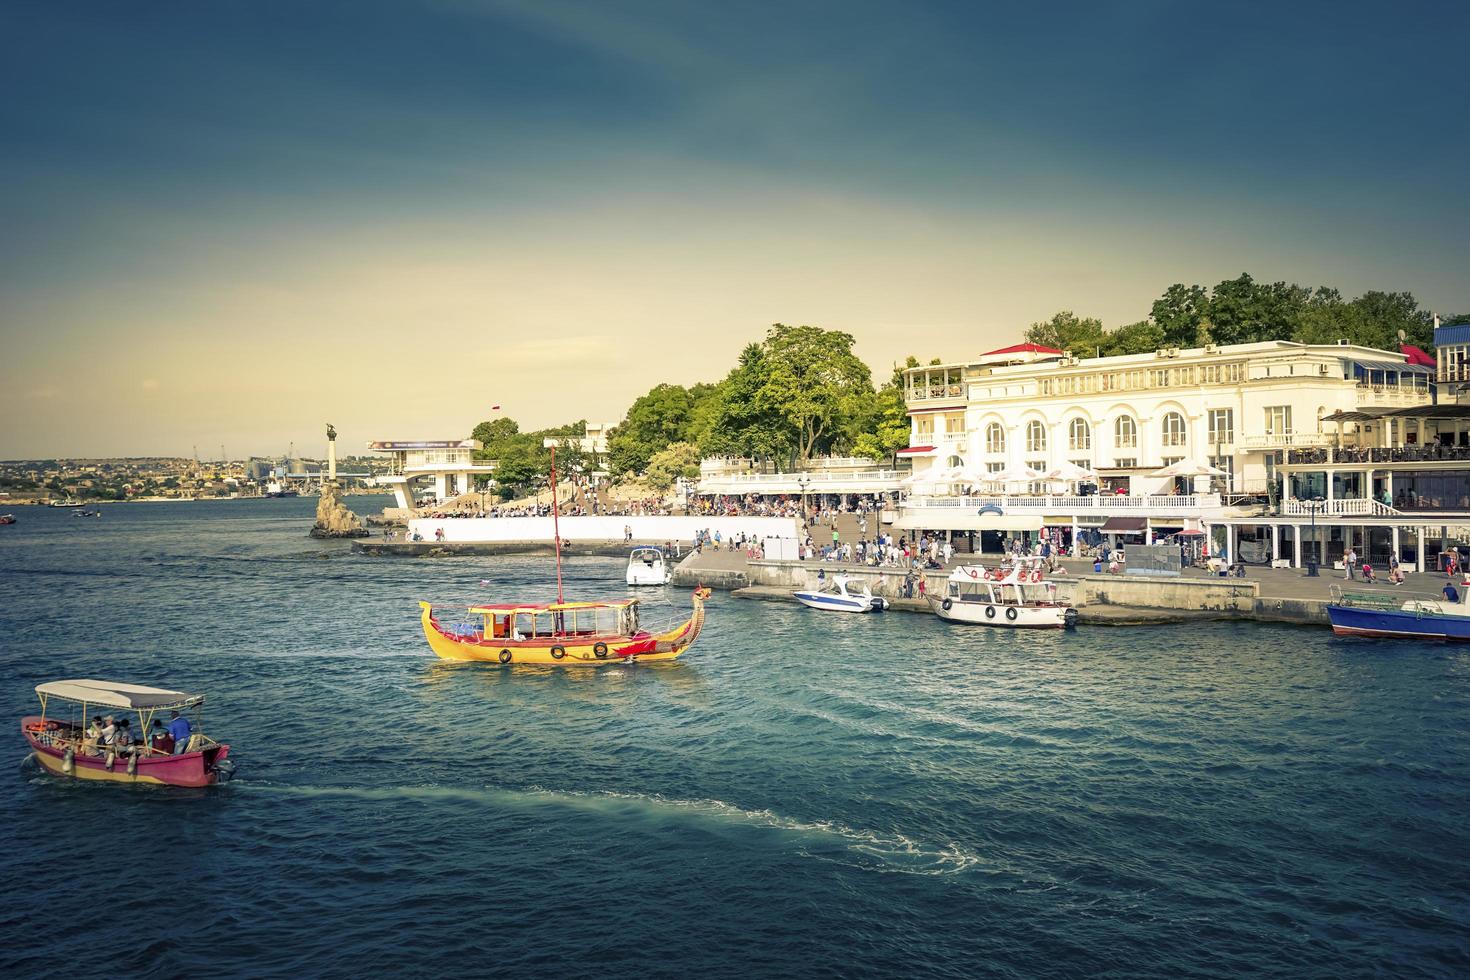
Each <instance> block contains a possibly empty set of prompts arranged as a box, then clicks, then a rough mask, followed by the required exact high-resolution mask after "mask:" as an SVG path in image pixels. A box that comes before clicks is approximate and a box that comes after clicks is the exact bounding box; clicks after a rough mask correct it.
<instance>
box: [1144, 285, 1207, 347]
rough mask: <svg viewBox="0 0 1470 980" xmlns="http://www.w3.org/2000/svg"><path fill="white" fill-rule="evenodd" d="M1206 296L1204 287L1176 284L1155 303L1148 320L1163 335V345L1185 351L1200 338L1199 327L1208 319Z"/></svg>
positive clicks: (1165, 291)
mask: <svg viewBox="0 0 1470 980" xmlns="http://www.w3.org/2000/svg"><path fill="white" fill-rule="evenodd" d="M1209 302H1210V297H1209V294H1208V293H1207V292H1206V291H1205V287H1203V286H1185V285H1184V284H1183V283H1177V282H1176V283H1175V284H1174V285H1172V286H1170V287H1169V288H1168V289H1166V290H1164V295H1163V296H1160V297H1159V298H1158V299H1156V300H1154V304H1153V307H1152V309H1151V311H1150V318H1151V319H1152V320H1153V321H1154V323H1155V324H1156V325H1157V326H1158V328H1159V330H1160V331H1161V332H1162V334H1163V341H1164V345H1167V346H1172V347H1188V346H1190V345H1191V344H1193V343H1194V342H1195V341H1196V340H1197V339H1198V337H1199V328H1200V324H1201V323H1203V322H1204V320H1205V318H1206V317H1207V316H1208V315H1209Z"/></svg>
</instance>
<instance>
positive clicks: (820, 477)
mask: <svg viewBox="0 0 1470 980" xmlns="http://www.w3.org/2000/svg"><path fill="white" fill-rule="evenodd" d="M907 475H908V471H907V470H847V471H845V472H822V471H819V472H816V473H729V474H710V473H705V474H702V475H701V477H700V479H701V480H705V481H708V482H710V483H738V484H741V485H742V486H751V487H757V486H766V485H770V484H776V483H780V484H791V485H793V486H795V485H797V484H799V483H802V482H805V483H806V484H807V485H808V486H810V487H812V488H817V487H820V486H822V485H823V484H827V483H854V482H857V481H864V482H873V483H886V482H893V483H897V482H898V481H899V480H902V479H903V478H904V477H906V476H907Z"/></svg>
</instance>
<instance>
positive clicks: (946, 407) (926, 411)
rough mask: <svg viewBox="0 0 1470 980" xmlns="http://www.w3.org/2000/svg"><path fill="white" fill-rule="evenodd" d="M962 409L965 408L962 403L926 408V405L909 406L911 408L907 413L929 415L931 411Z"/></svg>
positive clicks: (959, 410)
mask: <svg viewBox="0 0 1470 980" xmlns="http://www.w3.org/2000/svg"><path fill="white" fill-rule="evenodd" d="M964 410H965V406H963V405H942V406H936V407H934V408H928V407H925V408H911V409H909V414H910V415H929V414H930V413H932V412H963V411H964Z"/></svg>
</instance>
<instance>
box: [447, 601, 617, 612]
mask: <svg viewBox="0 0 1470 980" xmlns="http://www.w3.org/2000/svg"><path fill="white" fill-rule="evenodd" d="M637 602H638V600H637V599H618V600H615V601H612V602H544V603H540V604H536V603H525V602H498V603H491V604H488V605H482V606H470V608H469V611H470V613H471V615H487V616H488V615H492V614H494V613H538V612H562V611H567V610H573V609H626V608H627V607H628V606H631V605H635V604H636V603H637Z"/></svg>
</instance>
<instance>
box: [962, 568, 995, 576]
mask: <svg viewBox="0 0 1470 980" xmlns="http://www.w3.org/2000/svg"><path fill="white" fill-rule="evenodd" d="M982 570H983V569H982ZM965 571H966V573H968V574H969V576H970V578H979V576H978V575H976V574H975V570H974V569H973V568H967V569H965ZM985 577H986V578H989V577H990V573H989V572H986V573H985Z"/></svg>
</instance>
